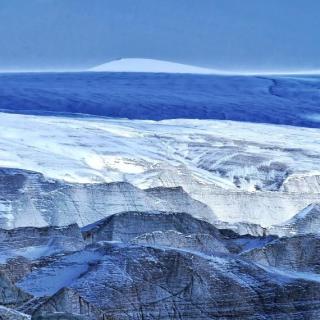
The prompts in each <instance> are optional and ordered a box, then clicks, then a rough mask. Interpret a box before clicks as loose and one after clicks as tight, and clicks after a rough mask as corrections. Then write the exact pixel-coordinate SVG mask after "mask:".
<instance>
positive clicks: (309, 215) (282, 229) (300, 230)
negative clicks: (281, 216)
mask: <svg viewBox="0 0 320 320" xmlns="http://www.w3.org/2000/svg"><path fill="white" fill-rule="evenodd" d="M269 233H271V234H278V235H280V236H288V237H289V236H292V235H296V234H307V233H314V234H320V204H319V203H313V204H310V205H309V206H307V207H306V208H304V209H303V210H301V211H300V212H298V213H297V214H296V215H295V216H294V217H293V218H291V219H290V220H288V221H286V222H284V223H282V224H280V225H274V226H272V227H271V228H270V229H269Z"/></svg>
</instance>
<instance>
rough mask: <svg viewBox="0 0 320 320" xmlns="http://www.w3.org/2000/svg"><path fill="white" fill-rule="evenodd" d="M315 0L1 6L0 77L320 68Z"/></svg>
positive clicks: (94, 0) (7, 2)
mask: <svg viewBox="0 0 320 320" xmlns="http://www.w3.org/2000/svg"><path fill="white" fill-rule="evenodd" d="M319 30H320V0H0V70H26V69H31V70H34V69H83V68H89V67H92V66H95V65H98V64H101V63H104V62H106V61H109V60H111V59H115V58H120V57H142V58H156V59H164V60H171V61H176V62H182V63H189V64H195V65H199V66H206V67H212V68H219V69H228V70H249V71H252V70H253V71H256V70H281V71H283V70H289V71H290V70H294V71H296V70H303V69H320V32H319Z"/></svg>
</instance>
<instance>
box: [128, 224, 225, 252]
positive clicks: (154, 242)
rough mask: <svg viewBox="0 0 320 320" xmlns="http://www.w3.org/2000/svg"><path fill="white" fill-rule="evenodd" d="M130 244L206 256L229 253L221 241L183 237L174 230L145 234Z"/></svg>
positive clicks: (191, 236)
mask: <svg viewBox="0 0 320 320" xmlns="http://www.w3.org/2000/svg"><path fill="white" fill-rule="evenodd" d="M131 243H132V244H138V245H144V246H153V247H168V248H176V249H180V250H187V251H191V252H199V253H203V254H206V255H214V254H216V253H217V252H222V253H229V250H228V249H227V248H226V246H225V244H224V243H223V241H221V240H218V239H216V238H215V237H213V236H211V235H209V234H200V233H198V234H190V235H185V234H183V233H180V232H177V231H174V230H168V231H154V232H151V233H146V234H143V235H141V236H138V237H136V238H134V239H132V240H131Z"/></svg>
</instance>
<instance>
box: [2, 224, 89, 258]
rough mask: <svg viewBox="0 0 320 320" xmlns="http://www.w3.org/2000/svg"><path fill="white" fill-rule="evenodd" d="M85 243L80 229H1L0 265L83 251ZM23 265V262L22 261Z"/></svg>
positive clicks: (73, 226)
mask: <svg viewBox="0 0 320 320" xmlns="http://www.w3.org/2000/svg"><path fill="white" fill-rule="evenodd" d="M83 247H84V241H83V238H82V235H81V232H80V229H79V227H78V226H77V225H76V224H74V225H70V226H66V227H43V228H34V227H24V228H18V229H11V230H4V229H0V263H2V264H3V263H6V261H7V259H14V258H16V257H19V256H20V257H24V258H26V259H28V260H36V259H38V258H40V257H44V256H50V255H55V254H58V253H66V252H70V251H77V250H81V249H83ZM20 263H21V261H20Z"/></svg>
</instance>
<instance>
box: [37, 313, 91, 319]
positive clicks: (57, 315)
mask: <svg viewBox="0 0 320 320" xmlns="http://www.w3.org/2000/svg"><path fill="white" fill-rule="evenodd" d="M32 320H88V317H86V316H82V315H76V314H71V313H65V312H55V313H45V314H44V315H36V316H34V317H32ZM89 320H90V319H89Z"/></svg>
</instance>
